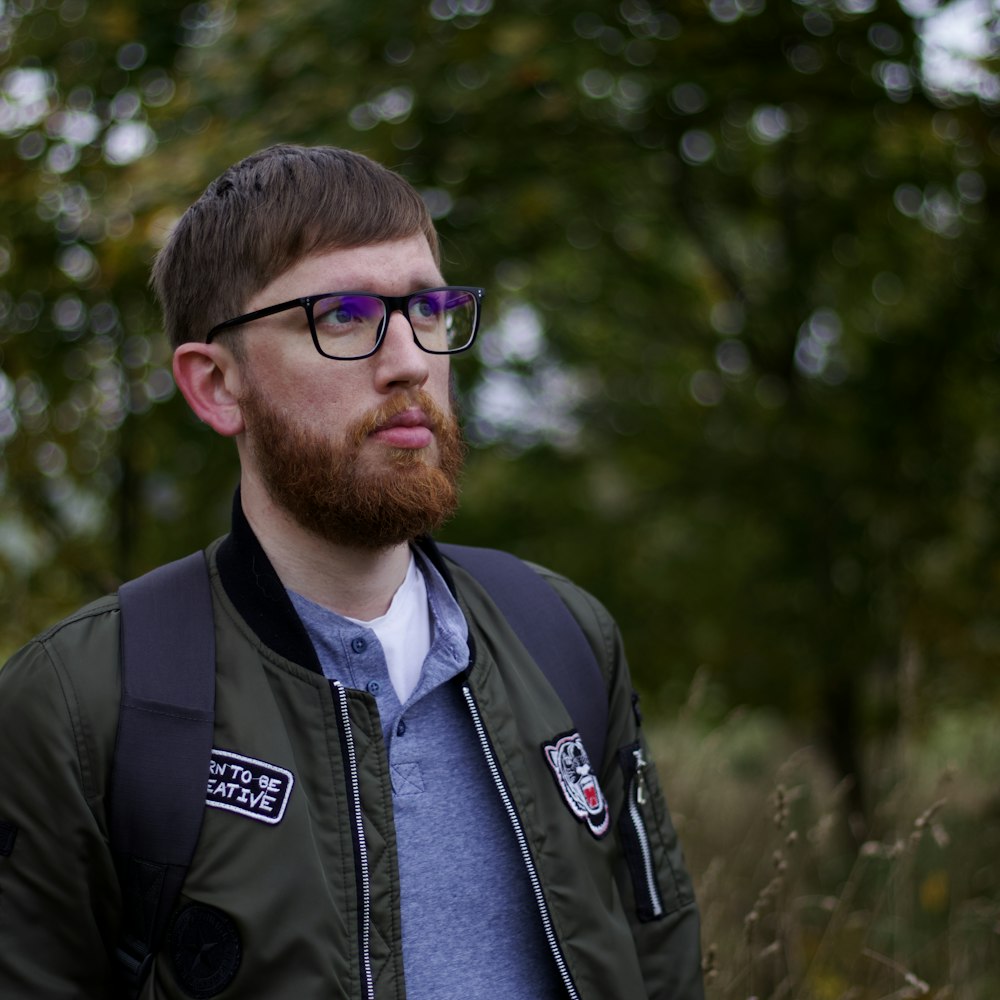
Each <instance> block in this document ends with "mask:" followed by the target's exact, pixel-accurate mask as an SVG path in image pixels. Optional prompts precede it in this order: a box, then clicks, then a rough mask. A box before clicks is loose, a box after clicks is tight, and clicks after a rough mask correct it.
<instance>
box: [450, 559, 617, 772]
mask: <svg viewBox="0 0 1000 1000" xmlns="http://www.w3.org/2000/svg"><path fill="white" fill-rule="evenodd" d="M438 548H439V549H440V550H441V551H442V552H443V553H444V554H445V555H446V556H447V557H448V558H449V559H451V560H452V561H453V562H456V563H458V565H459V566H461V567H462V568H463V569H465V570H467V571H468V572H469V573H471V574H472V575H473V576H474V577H475V578H476V579H477V580H478V581H479V583H481V584H482V586H483V587H484V588H485V589H486V591H487V593H488V594H489V595H490V597H491V598H492V599H493V603H494V604H496V606H497V607H498V608H499V609H500V610H501V611H502V612H503V615H504V617H505V618H506V619H507V621H508V622H509V623H510V626H511V628H513V629H514V631H515V632H516V633H517V637H518V638H519V639H520V640H521V642H522V643H523V644H524V647H525V648H526V649H527V650H528V652H529V653H530V654H531V657H532V659H533V660H534V661H535V663H537V664H538V666H539V667H540V668H541V670H542V673H544V674H545V676H546V678H547V680H548V682H549V683H550V684H551V685H552V687H553V688H554V689H555V692H556V694H558V695H559V697H560V699H561V700H562V703H563V704H564V705H565V706H566V710H567V711H568V712H569V714H570V717H571V718H572V719H573V724H574V725H575V726H576V727H577V730H578V732H579V733H580V737H581V739H582V740H583V745H584V746H585V747H586V748H587V756H588V757H589V758H590V760H591V761H592V764H593V767H594V769H595V771H596V770H599V769H600V767H601V763H602V761H603V760H604V742H605V734H606V733H607V731H608V694H607V684H606V682H605V680H604V675H603V673H602V672H601V668H600V665H599V664H598V662H597V657H596V656H595V655H594V651H593V649H592V648H591V646H590V643H589V642H588V641H587V637H586V636H585V635H584V634H583V629H581V628H580V624H579V622H577V620H576V619H575V618H574V617H573V615H572V614H571V613H570V610H569V608H567V607H566V605H565V603H564V602H563V600H562V598H561V597H560V596H559V595H558V594H557V593H556V592H555V590H554V589H553V588H552V587H551V586H550V585H549V584H548V583H547V582H546V581H545V579H544V578H543V577H542V576H541V574H539V573H537V572H536V571H535V570H533V569H532V568H531V567H530V566H529V565H527V564H526V563H525V562H523V561H522V560H521V559H518V558H517V556H513V555H511V554H510V553H509V552H501V551H499V550H498V549H482V548H475V547H472V546H468V545H443V544H439V545H438Z"/></svg>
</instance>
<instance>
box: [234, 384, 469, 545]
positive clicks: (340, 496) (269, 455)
mask: <svg viewBox="0 0 1000 1000" xmlns="http://www.w3.org/2000/svg"><path fill="white" fill-rule="evenodd" d="M240 406H241V409H242V411H243V415H244V420H245V422H246V437H247V442H248V447H249V450H250V454H251V455H252V456H253V458H254V461H255V463H256V466H257V469H258V470H259V471H260V474H261V478H262V480H263V482H264V486H265V488H266V490H267V492H268V495H269V496H270V498H271V500H272V501H273V502H274V503H275V504H277V505H278V506H279V507H281V508H282V509H283V510H285V511H286V512H287V513H288V514H289V515H291V517H292V518H294V520H295V521H297V522H298V524H299V525H300V526H301V527H303V528H305V529H306V530H307V531H309V532H312V533H313V534H315V535H317V536H319V537H320V538H323V539H325V540H327V541H329V542H333V543H335V544H337V545H348V546H351V547H353V548H363V549H369V550H380V549H387V548H392V547H393V546H396V545H400V544H402V543H404V542H409V541H412V540H413V539H414V538H417V537H418V536H419V535H424V534H428V533H430V532H433V531H435V530H436V529H438V528H440V527H441V525H442V524H444V522H445V521H447V520H448V518H450V517H451V516H452V515H453V514H454V513H455V510H456V509H457V507H458V495H459V488H458V480H459V476H460V474H461V471H462V465H463V461H464V458H465V444H464V442H463V440H462V436H461V433H460V431H459V429H458V422H457V421H456V419H455V416H454V413H453V412H452V411H451V410H450V409H449V412H447V413H445V412H444V411H442V409H441V408H440V407H439V406H438V405H437V404H436V403H435V402H434V400H433V399H432V398H431V397H430V396H429V395H428V394H427V393H426V392H424V391H423V390H422V389H419V390H417V391H415V392H412V393H406V394H401V395H398V396H394V397H393V398H392V399H390V400H387V401H386V402H385V403H383V404H382V405H381V406H378V407H375V408H374V409H372V410H371V411H369V412H368V413H366V414H365V415H364V416H363V417H362V418H361V419H359V420H357V421H355V422H354V423H353V424H351V425H350V426H349V427H348V428H347V429H346V431H345V432H344V436H343V438H342V440H341V441H340V442H336V441H333V440H331V439H330V438H329V437H327V436H326V435H324V434H322V433H319V432H318V431H316V430H314V429H313V428H311V427H305V426H302V425H300V424H296V423H293V422H292V420H290V419H289V418H288V417H287V416H285V415H284V414H282V413H281V412H280V411H279V410H277V409H276V408H275V407H274V406H272V405H271V403H270V401H269V400H267V399H266V398H265V396H264V393H263V392H261V390H260V388H259V386H258V385H257V384H256V382H251V383H250V384H248V385H247V386H246V388H245V390H244V393H243V395H242V396H241V398H240ZM413 406H419V407H420V409H422V410H423V412H424V414H425V415H426V416H427V419H428V422H429V423H430V427H431V430H432V431H433V432H434V437H435V440H436V442H437V451H438V456H437V462H436V463H434V462H433V461H432V460H430V459H429V457H428V454H427V449H414V448H394V447H388V446H382V445H376V446H375V447H374V448H370V449H369V451H375V452H376V454H375V455H374V456H369V455H365V456H364V457H362V455H361V449H362V445H363V444H364V443H365V442H366V440H367V439H368V436H369V435H370V434H371V433H372V432H373V431H375V430H377V429H378V428H379V427H381V426H383V425H384V424H385V423H386V421H388V420H390V419H391V418H392V417H394V416H396V415H397V414H399V413H402V412H403V411H404V410H406V409H408V408H410V407H413ZM369 458H373V460H372V461H367V459H369Z"/></svg>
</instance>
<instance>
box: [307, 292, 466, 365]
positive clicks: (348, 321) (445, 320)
mask: <svg viewBox="0 0 1000 1000" xmlns="http://www.w3.org/2000/svg"><path fill="white" fill-rule="evenodd" d="M476 309H477V305H476V297H475V295H473V294H472V293H471V292H466V291H462V290H460V289H455V288H441V289H434V290H432V291H428V292H421V293H419V294H417V295H413V296H411V297H410V298H409V300H408V302H407V315H408V318H409V321H410V325H411V326H412V328H413V333H414V336H415V337H416V338H417V343H419V344H420V346H421V347H422V348H424V350H426V351H437V352H446V351H455V350H459V349H461V348H463V347H466V346H468V344H469V342H470V341H471V340H472V336H473V334H474V332H475V328H476ZM384 320H385V304H384V303H383V302H382V300H381V299H379V298H377V297H375V296H374V295H331V296H328V297H326V298H323V299H318V300H317V301H316V302H315V303H314V304H313V324H314V326H315V329H316V339H317V341H318V343H319V348H320V350H321V351H322V352H323V353H324V354H327V355H330V356H331V357H335V358H350V357H359V356H362V355H365V354H368V353H370V352H371V351H372V350H373V349H374V347H375V343H376V341H377V340H378V334H379V330H380V329H381V327H382V324H383V322H384Z"/></svg>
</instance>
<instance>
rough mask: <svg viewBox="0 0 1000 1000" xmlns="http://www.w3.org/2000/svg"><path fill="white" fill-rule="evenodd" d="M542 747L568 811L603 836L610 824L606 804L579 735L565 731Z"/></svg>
mask: <svg viewBox="0 0 1000 1000" xmlns="http://www.w3.org/2000/svg"><path fill="white" fill-rule="evenodd" d="M542 750H543V751H544V753H545V759H546V760H547V761H548V762H549V765H550V766H551V768H552V773H553V774H554V775H555V779H556V784H557V785H558V786H559V790H560V791H561V792H562V794H563V798H564V799H565V800H566V804H567V805H568V806H569V808H570V811H571V812H572V813H573V815H574V816H575V817H576V818H577V819H578V820H580V821H581V822H582V823H586V824H587V829H588V830H590V832H591V833H592V834H593V835H594V836H595V837H603V836H604V835H605V834H606V833H607V832H608V826H609V825H610V816H609V814H608V803H607V801H606V800H605V798H604V792H602V791H601V786H600V785H599V784H598V783H597V775H596V774H594V772H593V770H592V769H591V767H590V758H589V757H588V756H587V751H586V750H585V749H584V747H583V740H582V739H580V734H579V733H568V734H567V735H566V736H561V737H559V738H558V739H557V740H556V742H555V743H546V744H544V745H543V746H542Z"/></svg>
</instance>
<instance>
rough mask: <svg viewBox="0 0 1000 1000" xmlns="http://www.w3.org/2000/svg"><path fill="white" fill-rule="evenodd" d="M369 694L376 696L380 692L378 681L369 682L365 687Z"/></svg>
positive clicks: (380, 686) (380, 687)
mask: <svg viewBox="0 0 1000 1000" xmlns="http://www.w3.org/2000/svg"><path fill="white" fill-rule="evenodd" d="M365 687H366V688H368V693H369V694H378V693H379V691H381V690H382V685H381V684H379V682H378V681H369V682H368V683H367V684H366V685H365Z"/></svg>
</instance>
